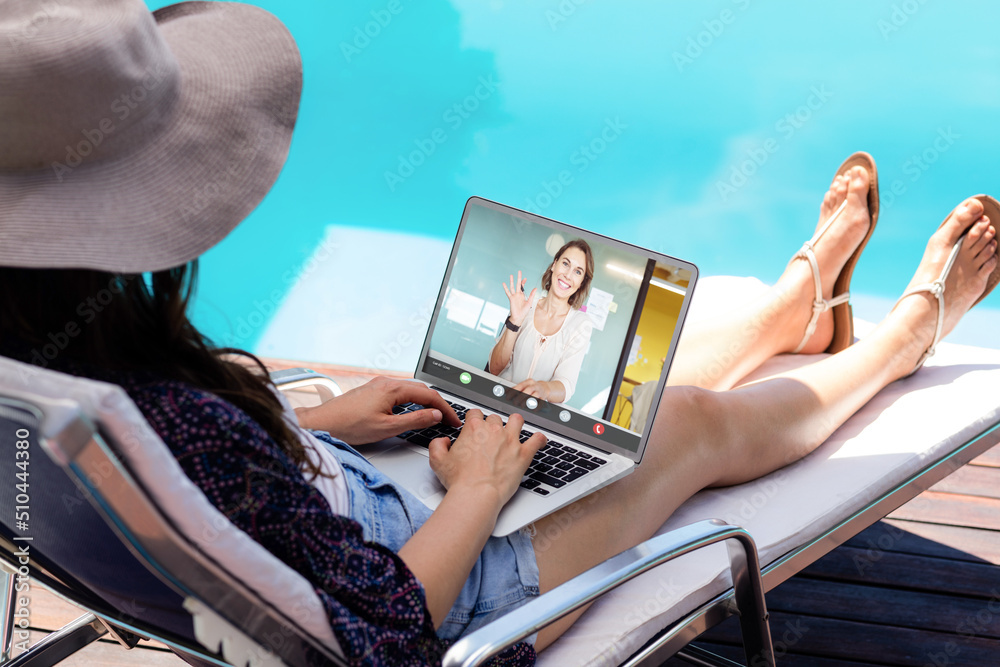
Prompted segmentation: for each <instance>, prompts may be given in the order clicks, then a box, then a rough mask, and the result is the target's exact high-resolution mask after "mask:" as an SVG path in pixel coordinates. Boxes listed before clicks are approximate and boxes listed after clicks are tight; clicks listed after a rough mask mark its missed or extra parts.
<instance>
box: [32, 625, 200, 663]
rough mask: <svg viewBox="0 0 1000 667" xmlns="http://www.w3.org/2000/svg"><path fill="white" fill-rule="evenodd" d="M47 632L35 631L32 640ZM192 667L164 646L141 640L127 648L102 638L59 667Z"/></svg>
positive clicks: (38, 638) (36, 639) (64, 661)
mask: <svg viewBox="0 0 1000 667" xmlns="http://www.w3.org/2000/svg"><path fill="white" fill-rule="evenodd" d="M47 634H48V633H47V632H39V631H33V632H32V633H31V642H32V644H34V643H35V642H37V641H38V640H40V639H42V638H43V637H44V636H45V635H47ZM136 665H142V666H143V667H190V666H189V665H188V663H186V662H184V661H183V660H181V659H180V658H179V657H177V656H176V655H174V654H173V653H171V652H170V651H168V650H166V649H163V648H154V647H150V646H148V645H146V644H145V642H141V643H140V644H139V645H138V646H136V647H135V648H133V649H131V650H126V649H125V648H123V647H122V646H120V645H119V644H118V642H116V641H114V640H104V639H100V640H98V641H96V642H94V643H93V644H90V645H89V646H85V647H83V648H82V649H80V650H79V651H77V652H76V653H74V654H73V655H71V656H70V657H68V658H66V659H65V660H63V661H62V662H60V663H59V667H135V666H136Z"/></svg>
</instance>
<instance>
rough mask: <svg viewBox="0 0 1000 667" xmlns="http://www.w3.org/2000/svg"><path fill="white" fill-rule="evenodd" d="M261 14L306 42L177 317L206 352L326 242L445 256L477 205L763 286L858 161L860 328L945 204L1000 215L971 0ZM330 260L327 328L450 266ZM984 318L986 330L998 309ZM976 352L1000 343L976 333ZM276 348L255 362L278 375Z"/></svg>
mask: <svg viewBox="0 0 1000 667" xmlns="http://www.w3.org/2000/svg"><path fill="white" fill-rule="evenodd" d="M149 4H150V7H157V6H160V5H162V4H166V3H154V2H150V3H149ZM256 4H259V5H261V6H263V7H265V8H267V9H268V10H270V11H272V12H274V13H275V14H277V15H278V16H279V17H280V18H281V19H282V20H283V21H284V22H285V23H286V24H287V25H288V27H289V28H290V30H291V31H292V33H293V34H294V35H295V37H296V39H297V41H298V43H299V45H300V48H301V50H302V54H303V58H304V64H305V92H304V97H303V101H302V109H301V116H300V121H299V126H298V128H297V132H296V137H295V140H294V142H293V146H292V152H291V156H290V158H289V161H288V164H287V166H286V168H285V171H284V172H283V174H282V176H281V179H280V180H279V182H278V183H277V185H276V186H275V188H274V190H273V191H272V192H271V194H270V195H269V196H268V198H267V199H266V200H265V201H264V203H263V204H262V205H261V207H260V208H259V209H258V210H257V211H256V212H255V213H254V214H253V215H252V216H251V217H250V218H249V219H248V220H247V221H246V222H245V223H244V224H243V225H242V226H241V227H240V228H239V229H238V230H237V231H236V232H234V233H233V234H232V235H231V236H230V237H229V238H227V239H226V240H225V241H224V242H223V243H221V244H220V245H219V246H218V247H217V248H216V249H214V250H212V251H211V252H209V253H208V255H206V257H205V258H204V260H203V267H202V282H201V291H200V295H199V300H198V303H197V304H196V311H195V317H196V320H197V322H198V323H199V324H200V325H201V326H203V327H204V328H205V329H207V330H208V332H209V333H210V334H211V335H212V336H214V337H215V338H217V339H220V340H224V339H226V337H227V336H228V337H229V338H230V339H233V340H235V341H236V342H239V343H240V344H242V345H245V346H247V347H251V348H258V349H260V345H261V341H262V340H263V339H264V337H265V336H266V335H267V332H268V330H269V327H270V326H271V324H272V320H273V319H274V318H275V313H277V312H278V311H279V310H280V308H281V307H282V306H283V304H284V303H285V300H286V296H287V295H288V294H290V293H291V292H292V291H293V290H294V289H295V285H296V281H295V279H294V276H295V275H297V274H298V273H299V272H301V271H302V270H303V269H305V271H304V272H305V274H307V275H308V274H313V275H315V273H314V272H312V271H310V270H309V266H308V264H307V262H308V261H309V259H310V257H313V255H314V253H317V249H318V248H320V247H321V243H322V242H323V239H325V238H329V237H328V232H329V230H330V228H331V226H333V227H334V228H337V227H343V228H350V229H352V230H368V231H371V232H377V233H378V235H377V236H365V235H364V234H360V235H358V234H354V235H353V236H350V238H353V239H355V240H357V239H361V238H378V239H382V240H383V241H384V243H386V244H388V245H392V244H393V243H396V244H397V245H399V246H400V248H403V249H405V247H407V245H408V244H409V245H410V246H413V245H414V244H416V245H418V246H419V244H420V243H422V241H421V239H424V240H427V241H429V242H442V243H444V244H445V245H446V244H447V243H449V242H450V239H451V237H452V235H453V233H454V231H455V229H456V227H457V224H458V220H459V216H460V214H461V210H462V206H463V203H464V201H465V199H466V198H467V197H469V196H471V195H474V194H475V195H481V196H484V197H488V198H491V199H495V200H498V201H502V202H505V203H509V204H513V205H515V206H519V207H522V208H530V209H534V210H536V211H540V212H542V213H544V214H545V215H547V216H550V217H554V218H557V219H560V220H564V221H566V222H570V223H573V224H577V225H580V226H583V227H587V228H589V229H593V230H596V231H599V232H602V233H604V234H608V235H612V236H616V237H619V238H622V239H625V240H628V241H632V242H635V243H639V244H643V245H648V246H651V247H654V248H657V249H660V250H663V251H665V252H668V253H671V254H674V255H677V256H679V257H682V258H684V259H687V260H690V261H693V262H694V263H696V264H698V265H699V266H700V267H701V269H702V272H703V274H717V273H732V274H742V275H755V276H757V277H760V278H761V279H763V280H773V279H774V278H776V277H777V275H778V274H779V273H780V271H781V269H782V268H783V266H784V263H785V262H786V261H787V259H788V257H790V256H791V254H792V253H793V252H794V251H795V250H796V249H797V247H798V246H799V245H800V244H801V242H802V241H803V240H804V239H805V238H806V237H807V236H809V235H810V234H811V231H812V228H813V226H814V224H815V220H816V214H817V207H818V203H819V200H820V196H821V194H822V193H823V191H824V190H825V188H826V187H827V184H828V183H829V180H830V178H831V176H832V174H833V172H834V170H835V169H836V167H837V165H838V164H839V163H840V161H841V160H842V159H843V158H844V157H846V156H847V155H848V154H849V153H850V152H852V151H854V150H858V149H863V150H867V151H869V152H870V153H872V154H873V155H874V156H875V158H876V160H877V161H878V164H879V168H880V173H879V176H880V180H881V184H882V193H883V209H882V217H881V219H880V222H879V228H878V230H877V232H876V233H875V236H874V237H873V239H872V242H871V244H870V245H869V247H868V249H867V250H866V252H865V256H864V257H863V258H862V261H861V264H860V265H859V268H858V270H857V271H856V273H855V278H854V291H855V292H856V293H859V294H860V295H861V297H860V300H861V303H863V304H875V305H870V310H871V315H872V317H877V316H879V315H880V313H879V312H877V311H878V309H879V308H881V307H886V308H887V306H886V304H888V303H890V301H889V300H890V299H891V298H892V297H893V296H894V295H896V294H898V293H899V292H901V291H902V289H903V287H904V286H905V284H906V282H907V281H908V279H909V276H910V274H911V273H912V270H913V267H914V266H915V264H916V262H917V260H918V259H919V256H920V253H921V252H922V248H923V246H924V244H925V242H926V238H927V236H928V235H929V234H930V233H931V231H932V230H933V229H934V228H935V227H936V226H937V225H938V224H939V223H940V222H941V220H942V219H943V217H944V216H945V215H946V214H947V213H948V211H949V210H950V209H951V208H952V207H953V206H954V205H955V204H956V203H957V202H958V201H960V200H961V199H962V198H964V197H965V196H968V195H971V194H975V193H978V192H989V193H992V194H994V195H997V194H1000V161H998V160H997V152H998V149H1000V133H998V132H997V130H996V126H997V120H998V107H1000V47H998V46H997V44H996V42H995V40H993V39H992V38H991V37H990V33H989V32H988V31H986V32H984V31H982V30H981V27H982V26H990V25H995V24H996V23H997V21H998V20H1000V4H998V3H995V2H990V1H988V0H978V1H973V0H970V1H966V2H962V3H945V2H941V1H940V0H891V1H890V0H875V1H872V0H866V1H862V0H851V1H847V2H837V3H794V4H793V3H764V2H760V1H759V0H714V1H710V2H699V3H674V2H671V3H665V2H616V3H612V2H609V1H605V2H599V1H597V0H589V1H587V0H526V1H525V2H511V1H508V0H453V1H451V2H449V1H446V0H421V1H420V2H416V1H414V0H374V1H367V0H365V1H357V0H355V1H352V2H330V1H329V0H322V1H319V0H316V1H297V2H288V1H287V0H285V1H283V2H278V1H277V0H262V1H260V2H257V3H256ZM779 4H780V6H776V5H779ZM400 234H403V235H415V236H417V237H420V238H419V239H416V240H412V241H411V242H408V241H407V240H406V239H408V238H410V239H412V236H399V235H400ZM393 239H395V241H393ZM432 245H433V243H432ZM434 247H437V246H436V245H435V246H434ZM321 255H323V253H319V254H317V257H321ZM347 255H350V256H351V257H350V258H351V259H353V258H355V257H357V256H364V257H366V258H367V259H368V261H367V263H366V266H368V267H369V268H370V269H371V271H370V272H369V273H368V274H365V275H364V276H363V277H362V276H359V275H358V274H357V273H356V272H353V273H351V272H347V271H341V272H339V273H337V272H334V277H333V278H330V279H329V280H330V282H331V284H329V286H328V289H329V291H330V294H331V295H332V296H330V298H329V299H327V300H326V301H324V302H323V305H322V308H317V310H321V311H322V312H321V313H320V314H319V316H321V318H323V319H324V321H329V322H336V321H337V320H338V319H341V318H342V319H351V321H355V320H357V319H358V318H359V313H357V312H338V311H337V308H338V307H345V308H346V307H350V308H354V309H356V308H358V307H359V306H357V303H361V304H365V303H370V306H371V310H372V312H379V313H381V315H380V317H383V318H385V317H390V318H391V317H392V312H393V311H392V310H391V309H389V310H384V309H382V310H380V308H381V306H382V305H383V304H380V303H375V302H373V301H374V296H373V299H372V302H368V301H366V299H365V298H364V296H365V295H368V294H372V295H375V294H382V293H383V292H384V288H385V287H386V286H388V285H394V284H403V285H407V286H409V287H411V289H415V290H416V291H417V293H418V296H419V298H418V299H416V301H418V302H422V300H424V299H426V298H429V297H428V296H427V295H430V296H433V294H434V293H435V292H436V290H437V283H436V281H435V280H434V278H433V276H434V275H435V272H437V275H440V271H441V270H442V269H443V265H440V266H437V265H432V266H430V267H421V268H420V269H419V270H413V267H412V266H409V265H408V264H409V263H408V262H407V261H406V259H405V257H406V253H405V250H403V251H402V252H401V253H400V252H395V251H392V252H389V251H387V246H386V247H383V246H382V245H376V246H371V247H355V248H349V249H347V248H342V247H341V248H339V250H338V252H334V253H329V252H328V253H325V259H324V258H321V260H320V261H323V262H327V263H329V262H337V261H338V257H344V258H345V266H348V265H350V264H349V263H348V262H346V258H347ZM430 256H431V257H437V255H434V254H433V253H432V254H431V255H430ZM426 257H427V256H426V255H425V256H414V257H413V259H412V262H415V263H421V262H426V261H428V260H427V259H426ZM390 260H391V261H390ZM316 261H317V259H316V258H313V263H314V264H315V263H316ZM433 261H434V262H437V261H439V260H438V259H434V260H433ZM352 266H353V265H352ZM416 274H419V275H420V276H421V279H420V281H419V284H418V285H416V286H414V285H413V284H412V283H413V281H412V280H410V279H409V278H408V276H411V275H416ZM324 275H326V274H324ZM362 278H363V279H362ZM372 281H376V282H377V281H384V284H381V283H380V284H378V285H376V284H375V283H374V282H372ZM338 293H341V294H343V293H350V294H352V295H353V296H355V297H356V296H357V295H359V294H360V295H361V298H360V300H359V299H339V298H337V296H336V295H337V294H338ZM984 305H986V306H987V307H989V308H993V309H997V308H1000V293H997V294H994V295H992V296H991V297H990V298H989V299H988V300H987V301H986V302H985V304H984ZM300 308H303V307H302V306H300ZM285 310H286V313H285V317H288V316H289V315H288V312H287V308H286V309H285ZM883 312H884V311H883ZM292 315H296V314H295V313H293V314H292ZM403 315H406V313H403ZM296 316H301V317H309V316H310V314H309V312H308V310H301V311H300V312H299V313H298V314H297V315H296ZM361 319H362V320H363V319H364V318H361ZM383 321H384V320H383ZM413 321H414V324H412V325H411V327H410V328H411V329H412V330H414V331H415V332H416V331H417V330H419V318H416V319H414V320H413ZM995 321H996V320H995V319H994V320H990V319H989V318H987V319H984V320H983V322H995ZM237 329H239V334H240V335H235V333H234V332H236V331H237ZM338 335H339V339H335V338H333V337H331V338H330V339H329V344H328V346H327V347H325V348H324V350H323V353H322V358H321V359H317V360H322V361H330V362H351V361H353V362H356V361H358V360H359V355H358V354H357V353H356V351H353V350H354V348H355V347H356V343H357V341H356V338H357V335H355V336H351V335H349V332H345V331H344V330H343V329H340V330H339V333H338ZM234 336H235V338H234ZM973 338H975V342H978V343H980V344H989V343H991V342H992V345H991V346H993V347H1000V333H996V330H995V329H994V330H989V326H988V325H987V324H980V325H977V330H976V331H975V332H973ZM269 340H270V341H271V342H270V343H269V344H268V346H267V350H262V351H265V352H268V353H276V354H280V355H283V356H293V357H294V356H297V355H296V354H295V350H294V349H290V348H291V347H294V346H289V347H287V348H286V347H284V346H283V345H282V343H281V341H280V340H279V341H277V342H275V341H274V339H273V336H271V337H270V338H269ZM389 342H391V341H389ZM383 344H385V343H383ZM394 363H397V364H398V365H399V366H401V367H403V368H405V367H406V365H407V359H406V358H405V355H403V356H402V357H399V358H398V359H396V360H395V361H394Z"/></svg>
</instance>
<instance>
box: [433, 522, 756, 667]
mask: <svg viewBox="0 0 1000 667" xmlns="http://www.w3.org/2000/svg"><path fill="white" fill-rule="evenodd" d="M721 541H727V545H728V547H729V560H730V568H731V570H732V577H733V587H734V589H735V602H736V607H737V611H738V613H739V615H740V623H741V628H742V632H743V643H744V647H745V649H746V653H747V661H748V662H747V664H764V665H774V651H773V648H772V645H771V633H770V629H769V627H768V620H767V608H766V605H765V603H764V587H763V584H762V583H761V578H760V562H759V560H758V558H757V548H756V545H755V544H754V541H753V538H752V537H750V534H749V533H747V532H746V531H745V530H744V529H742V528H738V527H736V526H731V525H728V524H726V523H724V522H722V521H720V520H718V519H712V520H709V521H699V522H697V523H693V524H690V525H687V526H684V527H682V528H678V529H677V530H673V531H670V532H669V533H665V534H663V535H658V536H656V537H653V538H651V539H649V540H647V541H645V542H643V543H642V544H639V545H637V546H635V547H632V548H631V549H628V550H626V551H623V552H622V553H620V554H618V555H617V556H614V557H612V558H609V559H608V560H606V561H604V562H603V563H601V564H600V565H598V566H596V567H594V568H591V569H590V570H588V571H587V572H584V573H583V574H580V575H578V576H576V577H574V578H573V579H570V580H569V581H567V582H566V583H564V584H562V585H560V586H557V587H556V588H554V589H552V590H551V591H549V592H548V593H546V594H545V595H542V596H541V597H538V598H536V599H534V600H532V601H531V602H529V603H528V604H526V605H524V606H523V607H521V608H520V609H518V610H517V613H515V614H508V615H506V616H504V617H503V618H500V619H499V620H496V621H494V622H493V623H490V624H489V625H487V626H486V627H484V628H481V629H479V630H477V631H476V632H473V633H472V634H470V635H468V636H467V637H464V638H463V639H461V640H459V641H458V642H456V643H455V645H454V646H452V647H451V649H450V650H449V651H448V653H447V654H446V655H445V657H444V660H443V662H442V665H443V666H444V667H459V666H462V667H471V666H473V665H480V664H483V663H484V662H485V661H486V660H488V659H489V658H490V657H492V656H493V655H496V654H497V653H499V652H500V651H502V650H504V649H505V648H507V647H509V646H512V645H514V644H516V643H517V642H519V641H521V640H523V639H524V638H526V637H529V636H530V635H532V634H534V633H536V632H538V631H539V630H541V629H542V628H544V627H546V626H547V625H549V624H550V623H553V622H554V621H557V620H559V619H560V618H562V617H563V616H565V615H567V614H569V613H571V612H573V611H574V610H576V609H579V608H580V607H582V606H583V605H585V604H587V603H589V602H592V601H593V600H596V599H597V598H599V597H601V596H602V595H604V594H605V593H607V592H609V591H611V590H613V589H615V588H617V587H618V586H620V585H622V584H624V583H625V582H626V581H629V580H631V579H633V578H635V577H637V576H638V575H640V574H642V573H643V572H646V571H648V570H650V569H652V568H654V567H656V566H657V565H660V564H662V563H666V562H667V561H670V560H673V559H674V558H677V557H678V556H683V555H684V554H687V553H691V552H692V551H697V550H698V549H700V548H702V547H705V546H708V545H710V544H715V543H717V542H721ZM734 542H735V543H736V544H734Z"/></svg>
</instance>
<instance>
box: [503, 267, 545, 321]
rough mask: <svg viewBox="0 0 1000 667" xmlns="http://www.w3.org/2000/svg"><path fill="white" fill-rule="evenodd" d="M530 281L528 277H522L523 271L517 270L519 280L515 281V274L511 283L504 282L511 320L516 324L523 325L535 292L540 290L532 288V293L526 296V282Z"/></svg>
mask: <svg viewBox="0 0 1000 667" xmlns="http://www.w3.org/2000/svg"><path fill="white" fill-rule="evenodd" d="M526 282H528V279H527V278H522V277H521V272H520V271H518V272H517V282H514V276H513V275H512V276H511V277H510V284H509V285H508V283H504V284H503V291H504V294H506V295H507V299H508V300H509V301H510V321H511V323H512V324H513V325H514V326H518V327H519V326H521V325H522V324H524V319H525V317H527V315H528V310H529V309H530V308H531V302H532V301H533V300H534V298H535V294H536V293H537V292H538V290H537V289H535V288H534V287H532V288H531V294H529V295H528V296H527V297H525V296H524V284H525V283H526Z"/></svg>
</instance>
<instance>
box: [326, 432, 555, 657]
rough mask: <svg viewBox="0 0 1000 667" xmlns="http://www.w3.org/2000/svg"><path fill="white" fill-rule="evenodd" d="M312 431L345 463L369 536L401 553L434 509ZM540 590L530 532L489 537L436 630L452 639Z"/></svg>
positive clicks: (355, 507) (354, 512)
mask: <svg viewBox="0 0 1000 667" xmlns="http://www.w3.org/2000/svg"><path fill="white" fill-rule="evenodd" d="M314 435H316V437H318V438H319V439H320V440H322V441H323V442H325V443H327V444H328V445H330V449H331V450H332V451H333V453H334V455H335V456H336V457H337V460H339V461H340V463H341V465H342V466H343V468H344V471H345V478H346V481H347V488H348V490H349V492H350V498H351V518H352V519H354V520H355V521H357V522H358V523H359V524H361V527H362V529H363V530H364V537H365V540H367V541H369V542H376V543H378V544H382V545H384V546H386V547H388V548H389V549H391V550H392V551H394V552H397V553H398V552H399V550H400V548H402V546H403V545H404V544H405V543H406V541H407V540H409V539H410V537H411V536H412V535H413V533H415V532H416V531H417V529H418V528H420V526H422V525H423V524H424V522H425V521H427V519H428V518H429V517H430V515H431V510H430V509H429V508H428V507H427V506H426V505H424V504H423V503H422V502H421V501H420V500H418V499H417V497H416V496H414V495H413V494H411V493H410V492H408V491H407V490H406V489H403V488H402V487H400V486H398V485H397V484H396V483H395V482H393V481H392V480H391V479H389V478H388V477H386V476H385V475H384V474H383V473H381V472H379V471H378V470H377V469H376V468H375V467H374V466H372V464H370V463H369V462H368V461H367V460H366V459H365V458H364V457H363V456H362V455H361V454H359V453H358V452H357V451H355V450H354V449H352V448H351V447H350V446H349V445H346V444H344V443H343V442H340V441H339V440H336V439H335V438H332V437H330V436H329V435H327V434H326V433H318V432H314ZM536 596H538V564H537V563H536V562H535V551H534V549H533V548H532V546H531V538H530V537H528V535H527V534H526V533H525V532H523V531H518V532H516V533H512V534H511V535H508V536H507V537H491V538H490V539H489V540H488V541H487V542H486V546H485V547H483V551H482V553H480V554H479V560H477V561H476V564H475V566H474V567H473V568H472V572H471V574H469V578H468V579H467V580H466V582H465V585H464V586H463V587H462V591H461V592H460V593H459V595H458V599H457V600H456V601H455V604H454V606H452V608H451V611H450V612H449V613H448V617H447V618H446V619H445V621H444V623H443V624H442V625H441V627H440V628H438V631H437V633H438V636H439V637H441V638H442V639H445V640H448V641H454V640H456V639H458V638H459V637H462V636H464V635H466V634H468V633H470V632H473V631H474V630H478V629H479V628H481V627H482V626H484V625H486V624H487V623H490V622H491V621H494V620H496V619H497V618H499V617H501V616H503V615H504V614H507V613H509V612H511V611H513V610H515V609H517V608H518V607H520V606H522V605H524V604H525V603H527V602H528V601H529V600H531V599H532V598H534V597H536ZM531 640H532V641H533V640H534V638H533V637H532V638H531Z"/></svg>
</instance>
